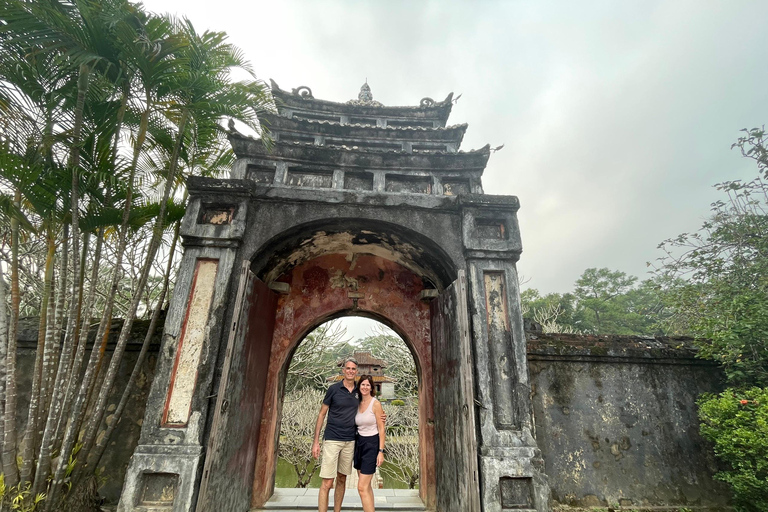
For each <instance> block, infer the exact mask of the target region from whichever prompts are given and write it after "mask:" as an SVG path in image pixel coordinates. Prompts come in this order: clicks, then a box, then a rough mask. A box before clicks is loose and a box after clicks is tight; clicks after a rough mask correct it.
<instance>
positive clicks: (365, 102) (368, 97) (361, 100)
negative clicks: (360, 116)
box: [347, 77, 383, 107]
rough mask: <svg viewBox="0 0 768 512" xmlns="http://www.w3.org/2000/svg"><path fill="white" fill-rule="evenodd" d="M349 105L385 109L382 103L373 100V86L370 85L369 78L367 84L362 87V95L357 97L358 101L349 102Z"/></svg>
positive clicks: (366, 80) (366, 79)
mask: <svg viewBox="0 0 768 512" xmlns="http://www.w3.org/2000/svg"><path fill="white" fill-rule="evenodd" d="M347 103H349V104H350V105H361V106H365V107H383V105H382V104H381V103H379V102H378V101H376V100H374V99H373V93H372V92H371V86H370V85H368V77H366V78H365V83H364V84H363V85H362V87H360V93H359V94H358V95H357V99H356V100H349V101H348V102H347Z"/></svg>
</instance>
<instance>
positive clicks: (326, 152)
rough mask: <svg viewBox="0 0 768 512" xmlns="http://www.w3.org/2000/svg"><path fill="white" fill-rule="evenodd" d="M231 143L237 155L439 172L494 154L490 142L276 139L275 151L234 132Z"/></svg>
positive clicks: (480, 162)
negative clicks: (400, 147)
mask: <svg viewBox="0 0 768 512" xmlns="http://www.w3.org/2000/svg"><path fill="white" fill-rule="evenodd" d="M229 142H230V143H231V144H232V149H233V150H234V152H235V155H237V158H249V157H250V158H267V159H280V160H293V161H301V162H307V164H311V165H331V166H340V167H360V168H364V169H404V170H405V169H411V170H427V169H428V170H431V171H435V172H457V171H479V172H480V173H482V171H483V170H484V169H485V167H486V165H487V164H488V158H489V157H490V155H491V148H490V145H485V146H484V147H482V148H480V149H477V150H472V151H466V152H465V151H459V152H457V153H449V152H442V151H438V152H429V153H427V152H418V153H416V152H414V153H406V152H403V151H396V150H385V151H376V150H366V149H359V148H358V149H355V148H347V147H341V148H338V147H330V146H316V145H314V144H303V143H299V142H295V143H294V142H276V143H275V144H274V145H273V147H272V149H271V150H268V149H266V148H265V147H264V144H263V143H262V141H261V140H258V139H254V138H251V137H246V136H244V135H241V134H239V133H230V134H229Z"/></svg>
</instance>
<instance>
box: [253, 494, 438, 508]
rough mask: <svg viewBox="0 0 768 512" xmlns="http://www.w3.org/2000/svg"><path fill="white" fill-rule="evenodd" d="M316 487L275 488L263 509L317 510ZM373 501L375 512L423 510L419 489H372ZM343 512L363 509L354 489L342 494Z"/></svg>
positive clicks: (331, 499)
mask: <svg viewBox="0 0 768 512" xmlns="http://www.w3.org/2000/svg"><path fill="white" fill-rule="evenodd" d="M317 492H318V489H275V494H274V495H273V496H272V498H270V500H269V501H268V502H267V503H266V505H264V509H263V510H295V511H298V510H306V511H309V510H317ZM373 496H374V498H373V499H374V502H375V505H376V510H377V512H378V511H380V510H396V511H398V512H411V511H419V510H424V503H423V502H422V501H421V498H419V491H417V490H410V489H374V490H373ZM329 502H330V505H331V506H330V509H331V510H333V490H331V495H330V500H329ZM341 510H342V511H343V512H347V511H352V510H363V506H362V504H361V503H360V496H359V495H358V494H357V491H356V490H352V489H348V490H347V492H346V493H345V494H344V503H343V505H342V507H341Z"/></svg>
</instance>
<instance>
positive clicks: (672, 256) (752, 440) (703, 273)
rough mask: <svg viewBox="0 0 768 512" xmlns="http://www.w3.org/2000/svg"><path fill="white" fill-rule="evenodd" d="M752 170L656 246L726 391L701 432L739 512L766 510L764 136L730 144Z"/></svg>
mask: <svg viewBox="0 0 768 512" xmlns="http://www.w3.org/2000/svg"><path fill="white" fill-rule="evenodd" d="M734 147H736V148H738V149H739V150H740V151H741V153H742V155H743V156H744V157H746V158H749V159H752V160H754V161H755V163H756V164H757V168H758V175H757V177H756V178H755V179H753V180H751V181H748V182H742V181H727V182H724V183H720V184H718V185H716V188H717V189H718V190H720V191H722V192H724V193H725V195H726V197H725V198H724V199H723V200H720V201H716V202H715V203H713V204H712V216H711V217H710V218H709V219H708V220H707V221H706V222H705V223H704V225H703V226H702V228H701V229H700V230H699V231H697V232H695V233H684V234H682V235H680V236H678V237H676V238H674V239H671V240H667V241H665V242H664V243H662V244H661V245H660V247H661V248H662V249H663V250H664V252H665V256H664V257H662V258H661V261H660V265H659V268H658V269H657V270H656V273H657V275H659V276H661V277H662V278H663V279H666V280H668V281H670V282H672V283H673V286H671V287H670V289H669V292H668V296H669V300H670V303H671V304H672V306H673V307H674V308H675V309H676V312H677V316H678V320H679V321H680V322H681V323H682V324H684V325H685V326H686V327H687V328H688V329H689V330H690V331H691V332H693V333H694V334H695V335H697V336H698V337H699V338H700V347H701V348H700V354H701V355H702V356H703V357H708V358H712V359H714V360H716V361H719V362H720V363H721V364H722V366H723V368H724V370H725V374H726V377H727V379H728V385H729V387H728V388H727V389H726V390H725V391H724V392H722V393H721V394H720V395H718V396H712V395H706V396H704V397H702V398H701V399H700V400H699V402H698V403H699V418H700V419H701V421H702V424H701V432H702V434H703V435H704V437H706V438H708V439H709V440H710V441H712V442H713V444H714V448H715V454H716V455H717V456H718V457H719V458H720V459H721V460H722V461H724V462H725V463H726V467H725V468H724V469H723V470H722V471H720V472H719V473H718V474H717V477H718V478H720V479H721V480H724V481H725V482H728V484H729V485H730V486H731V490H732V492H733V502H734V506H735V508H736V509H737V510H739V511H743V512H757V511H758V510H765V509H766V507H767V506H768V499H767V498H766V496H768V465H766V462H765V461H766V456H768V451H767V450H768V445H766V442H765V440H766V439H768V431H766V424H767V419H768V407H766V406H767V405H768V392H767V391H766V387H767V386H768V149H766V138H765V130H764V129H763V128H759V129H752V130H744V135H743V136H742V137H740V138H739V140H738V141H737V142H736V143H735V144H734Z"/></svg>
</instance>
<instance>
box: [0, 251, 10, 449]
mask: <svg viewBox="0 0 768 512" xmlns="http://www.w3.org/2000/svg"><path fill="white" fill-rule="evenodd" d="M5 286H6V285H5V279H4V278H3V268H2V266H1V265H0V413H2V414H0V433H2V434H3V435H2V436H0V438H2V437H5V375H6V363H7V360H8V311H7V310H6V304H7V302H6V301H7V298H6V288H5ZM2 446H3V444H2V443H0V464H2V460H3V458H2V456H3V454H2V452H3V450H2Z"/></svg>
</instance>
